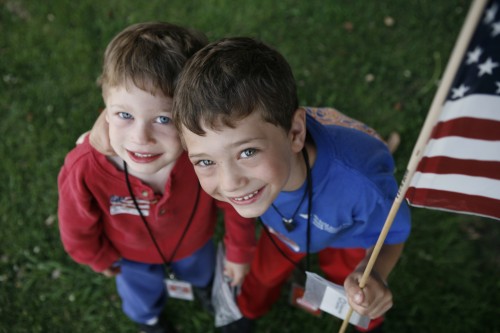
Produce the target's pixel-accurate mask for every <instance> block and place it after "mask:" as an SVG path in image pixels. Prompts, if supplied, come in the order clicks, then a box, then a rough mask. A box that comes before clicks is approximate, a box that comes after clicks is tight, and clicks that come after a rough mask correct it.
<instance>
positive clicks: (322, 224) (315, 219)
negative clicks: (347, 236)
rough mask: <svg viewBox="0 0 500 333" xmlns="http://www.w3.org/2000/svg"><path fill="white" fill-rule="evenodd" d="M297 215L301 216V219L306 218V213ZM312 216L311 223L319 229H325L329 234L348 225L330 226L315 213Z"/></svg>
mask: <svg viewBox="0 0 500 333" xmlns="http://www.w3.org/2000/svg"><path fill="white" fill-rule="evenodd" d="M299 216H300V217H302V218H303V219H305V220H307V217H308V214H300V215H299ZM312 216H313V218H312V224H313V225H314V226H315V227H316V228H318V229H319V230H323V231H326V232H328V233H330V234H336V233H338V232H339V231H340V230H342V229H345V228H346V227H348V225H341V226H339V227H332V226H331V225H329V224H328V223H326V222H325V221H323V220H321V219H320V218H319V217H318V216H317V215H315V214H313V215H312Z"/></svg>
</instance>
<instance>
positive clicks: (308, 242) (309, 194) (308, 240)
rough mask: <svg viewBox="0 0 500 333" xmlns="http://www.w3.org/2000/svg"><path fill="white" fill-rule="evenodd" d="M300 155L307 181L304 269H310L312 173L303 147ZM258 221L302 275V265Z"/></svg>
mask: <svg viewBox="0 0 500 333" xmlns="http://www.w3.org/2000/svg"><path fill="white" fill-rule="evenodd" d="M302 155H303V156H304V162H305V164H306V170H307V172H306V182H307V188H306V191H307V203H308V204H307V227H306V228H307V231H306V270H307V271H310V269H311V261H310V246H311V213H312V196H313V193H312V189H313V187H312V175H311V167H310V165H309V155H308V154H307V150H306V148H305V147H304V149H303V150H302ZM259 222H260V224H261V225H262V228H263V229H264V230H265V232H266V233H267V236H268V237H269V239H271V242H272V243H273V244H274V246H275V247H276V249H277V250H278V251H279V252H280V253H281V255H282V256H283V257H285V258H286V259H287V260H288V261H289V262H291V263H292V264H293V265H294V266H295V267H296V268H297V269H298V270H300V271H301V272H302V273H303V274H304V275H305V273H306V272H305V271H304V269H302V267H301V266H300V265H299V264H298V263H297V262H295V261H293V260H292V259H291V258H290V257H289V256H287V254H286V253H285V252H284V251H283V250H282V249H281V248H280V247H279V246H278V244H276V241H275V240H274V238H273V237H272V235H271V232H270V231H269V229H268V228H267V227H266V226H265V225H264V222H262V219H260V218H259Z"/></svg>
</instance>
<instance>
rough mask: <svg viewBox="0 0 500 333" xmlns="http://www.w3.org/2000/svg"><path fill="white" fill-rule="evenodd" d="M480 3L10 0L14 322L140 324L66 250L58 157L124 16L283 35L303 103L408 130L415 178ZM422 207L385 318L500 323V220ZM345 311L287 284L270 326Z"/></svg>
mask: <svg viewBox="0 0 500 333" xmlns="http://www.w3.org/2000/svg"><path fill="white" fill-rule="evenodd" d="M469 3H470V1H463V0H441V1H430V0H420V1H417V0H409V1H402V0H384V1H368V0H366V1H347V0H337V1H319V0H309V1H298V0H282V1H264V0H255V1H229V0H205V1H191V0H184V1H180V0H171V1H147V2H138V1H130V0H129V1H116V0H114V1H106V2H103V3H102V4H101V5H98V4H97V2H95V1H89V0H81V1H62V0H52V1H28V0H26V1H22V0H0V36H1V37H0V74H1V77H0V111H1V114H2V121H1V122H0V133H1V145H0V156H2V159H1V162H0V165H1V169H0V171H1V172H0V177H1V178H0V186H1V187H0V189H1V193H2V199H1V200H0V218H1V231H0V235H1V238H0V333H4V332H9V333H21V332H27V333H36V332H50V333H58V332H75V333H76V332H125V333H127V332H135V328H134V326H133V325H131V323H130V322H129V321H128V320H127V319H126V318H125V316H124V315H123V314H122V312H121V309H120V301H119V298H118V297H117V295H116V292H115V289H114V282H113V280H110V279H106V278H104V277H102V276H100V275H97V274H95V273H93V272H91V271H90V269H88V268H86V267H83V266H79V265H77V264H75V263H74V262H72V261H71V260H70V259H69V257H68V256H67V255H66V254H65V253H64V251H63V249H62V246H61V243H60V240H59V234H58V229H57V218H56V211H57V188H56V177H57V173H58V171H59V168H60V166H61V164H62V162H63V158H64V156H65V154H66V153H67V152H68V151H69V149H71V148H72V147H73V146H74V141H75V139H76V138H77V137H78V136H79V134H80V133H82V132H84V131H85V130H87V129H89V128H90V126H91V125H92V123H93V120H94V119H95V117H96V115H97V110H98V109H99V108H100V107H101V106H102V101H101V97H100V91H99V89H98V87H97V86H96V84H95V81H96V78H97V77H98V75H99V71H100V64H101V57H102V53H103V50H104V48H105V46H106V44H107V43H108V41H109V40H110V39H111V38H112V37H113V36H114V34H116V33H117V32H118V31H120V30H121V29H123V28H124V27H125V26H127V25H129V24H132V23H136V22H141V21H150V20H163V21H170V22H173V23H177V24H181V25H185V26H190V27H193V28H196V29H199V30H202V31H204V32H205V33H206V34H207V35H208V36H209V38H210V40H215V39H217V38H220V37H224V36H234V35H249V36H254V37H258V38H261V39H263V40H264V41H266V42H268V43H270V44H272V45H274V46H275V47H277V48H278V49H279V50H280V51H281V52H282V53H283V54H284V55H285V57H286V58H287V59H288V60H289V62H290V64H291V65H292V67H293V69H294V73H295V75H296V78H297V81H298V84H299V94H300V101H301V104H302V105H310V106H334V107H336V108H338V109H339V110H341V111H343V112H345V113H347V114H349V115H351V116H353V117H355V118H358V119H361V120H363V121H365V122H366V123H368V124H369V125H371V126H373V127H374V128H376V129H377V130H378V131H379V132H380V133H381V134H382V135H384V136H386V135H388V134H389V133H390V132H391V131H393V130H396V131H398V132H399V133H400V134H401V136H402V140H403V141H402V144H401V146H400V148H399V150H398V151H397V152H396V154H395V160H396V163H397V168H398V169H397V177H398V180H400V179H401V177H402V173H403V171H404V169H405V167H406V164H407V162H408V159H409V156H410V154H411V151H412V148H413V144H414V142H415V140H416V138H417V136H418V133H419V130H420V127H421V125H422V123H423V121H424V119H425V115H426V113H427V110H428V108H429V106H430V103H431V100H432V98H433V95H434V93H435V90H436V87H437V82H438V80H439V78H440V75H441V74H442V71H443V68H444V67H445V66H446V62H447V60H448V57H449V53H450V51H451V49H452V47H453V44H454V42H455V40H456V37H457V34H458V31H459V29H460V27H461V25H462V23H463V19H464V17H465V14H466V12H467V9H468V6H469ZM386 17H392V18H393V19H394V25H392V26H387V25H386V24H384V18H386ZM369 74H370V75H372V76H373V78H374V80H373V81H371V82H367V80H366V77H367V75H369ZM413 220H414V222H413V226H414V227H413V230H412V234H411V237H410V239H409V241H408V243H407V247H406V249H405V252H404V254H403V256H402V258H401V261H400V263H399V264H398V266H397V267H396V269H395V271H394V273H393V275H391V278H390V281H389V282H390V285H391V287H392V290H393V292H394V297H395V305H394V307H393V309H392V310H391V311H390V312H389V313H388V315H387V317H388V321H387V325H386V332H389V333H390V332H467V333H469V332H490V333H491V332H500V318H499V313H498V309H499V307H500V274H499V273H500V271H499V265H500V260H499V250H500V249H499V245H498V244H499V242H498V239H499V236H500V226H499V223H498V221H493V220H487V219H481V218H477V217H470V216H465V215H458V214H452V213H442V212H436V211H430V210H426V209H416V208H415V209H413ZM166 313H167V315H169V316H170V317H171V318H172V320H173V321H175V322H176V324H178V325H179V327H181V328H182V329H183V332H190V333H191V332H211V331H214V332H215V330H214V329H213V328H212V318H210V317H209V316H208V315H206V314H204V313H202V312H201V311H200V309H199V308H198V307H197V306H196V305H195V304H190V303H185V302H181V301H172V302H170V303H169V304H168V307H167V310H166ZM340 323H341V322H340V320H338V319H335V318H333V317H331V316H329V315H326V314H324V315H323V316H322V317H321V318H319V319H318V318H316V317H313V316H311V315H309V314H307V313H304V312H302V311H300V310H297V309H295V308H292V307H290V306H288V304H287V295H286V292H285V291H284V293H283V297H282V299H281V300H280V301H279V302H278V304H276V306H275V307H274V308H273V310H272V311H271V312H270V313H269V314H268V315H267V316H266V317H265V318H263V319H262V320H261V321H259V326H258V328H259V330H258V331H259V332H306V331H307V332H309V333H315V332H335V331H337V330H338V328H339V326H340Z"/></svg>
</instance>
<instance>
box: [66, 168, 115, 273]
mask: <svg viewBox="0 0 500 333" xmlns="http://www.w3.org/2000/svg"><path fill="white" fill-rule="evenodd" d="M75 169H78V168H76V167H71V168H70V167H68V166H66V165H65V166H63V167H62V169H61V171H60V173H59V176H58V189H59V203H58V217H59V232H60V236H61V241H62V243H63V246H64V249H65V250H66V252H67V253H68V254H69V255H70V256H71V258H73V260H75V261H76V262H78V263H80V264H85V265H88V266H90V267H91V268H92V269H93V270H94V271H96V272H101V271H103V270H105V269H106V268H108V267H110V266H111V265H112V264H113V263H114V262H115V261H116V260H118V259H119V257H120V256H119V253H118V252H117V251H116V249H115V248H114V247H113V246H112V244H111V243H110V242H109V240H108V239H107V237H106V236H105V233H104V230H103V224H102V223H101V217H102V212H101V210H100V209H99V207H98V205H97V201H96V200H95V199H94V198H93V196H92V194H91V193H90V191H89V190H88V188H87V187H86V186H85V181H84V177H83V176H82V175H81V174H80V173H79V172H78V170H75Z"/></svg>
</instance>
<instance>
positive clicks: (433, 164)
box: [417, 156, 500, 180]
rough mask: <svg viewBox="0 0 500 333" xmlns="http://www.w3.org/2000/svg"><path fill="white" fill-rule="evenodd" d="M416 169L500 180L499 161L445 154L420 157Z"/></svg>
mask: <svg viewBox="0 0 500 333" xmlns="http://www.w3.org/2000/svg"><path fill="white" fill-rule="evenodd" d="M417 171H420V172H429V173H438V174H449V173H454V174H464V175H468V176H478V177H486V178H493V179H498V180H500V161H477V160H461V159H456V158H450V157H445V156H438V157H424V158H422V160H421V162H420V164H419V166H418V168H417Z"/></svg>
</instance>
